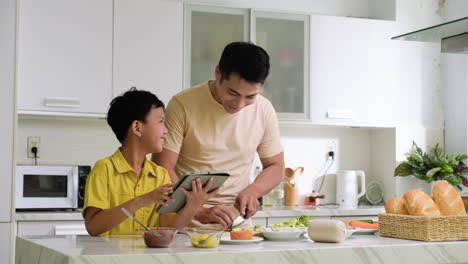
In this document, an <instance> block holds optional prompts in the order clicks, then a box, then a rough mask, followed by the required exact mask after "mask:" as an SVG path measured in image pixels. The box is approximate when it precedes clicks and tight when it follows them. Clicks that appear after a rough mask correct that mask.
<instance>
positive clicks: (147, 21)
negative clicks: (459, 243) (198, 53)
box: [113, 0, 183, 103]
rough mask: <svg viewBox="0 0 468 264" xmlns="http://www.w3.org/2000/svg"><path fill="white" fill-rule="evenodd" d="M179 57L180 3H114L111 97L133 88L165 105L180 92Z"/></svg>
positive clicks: (123, 0) (118, 0)
mask: <svg viewBox="0 0 468 264" xmlns="http://www.w3.org/2000/svg"><path fill="white" fill-rule="evenodd" d="M182 55H183V4H182V1H167V0H133V1H131V0H115V1H114V70H113V86H114V87H113V97H115V96H117V95H119V94H121V93H123V92H125V91H126V90H128V89H130V88H131V87H132V86H135V87H137V88H138V89H142V90H149V91H151V92H153V93H155V94H156V95H157V96H158V97H159V98H160V99H161V100H162V101H163V102H165V103H167V102H168V101H169V100H170V99H171V97H172V96H173V95H174V94H176V93H178V92H180V91H181V90H182V78H183V76H182V68H183V67H182V63H183V60H182Z"/></svg>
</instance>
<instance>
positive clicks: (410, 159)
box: [394, 141, 468, 189]
mask: <svg viewBox="0 0 468 264" xmlns="http://www.w3.org/2000/svg"><path fill="white" fill-rule="evenodd" d="M405 156H406V160H405V161H403V162H402V163H401V164H400V165H398V167H396V168H395V173H394V175H395V176H409V175H414V176H415V177H417V178H419V179H421V180H423V181H426V182H428V183H430V182H433V181H439V180H446V181H447V182H448V183H450V184H452V185H453V186H456V187H458V188H459V189H461V188H460V186H459V185H460V184H462V183H464V182H467V181H466V180H465V181H463V180H464V179H465V177H464V176H463V175H464V174H467V172H468V167H466V166H465V164H464V163H463V160H465V159H467V158H468V155H466V154H461V155H460V154H452V155H450V156H449V155H445V153H444V151H442V149H441V148H440V147H439V143H437V144H435V146H434V147H432V148H431V149H430V151H429V153H426V152H424V151H422V149H421V148H420V147H418V145H416V143H415V142H414V141H413V146H412V147H411V151H410V152H409V153H406V154H405ZM467 187H468V186H467Z"/></svg>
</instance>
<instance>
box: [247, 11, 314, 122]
mask: <svg viewBox="0 0 468 264" xmlns="http://www.w3.org/2000/svg"><path fill="white" fill-rule="evenodd" d="M251 28H252V33H251V39H252V41H253V42H254V43H255V44H257V45H259V46H261V47H263V48H264V49H265V50H266V51H267V52H268V54H269V55H270V75H269V76H268V78H267V80H266V82H265V84H264V85H263V94H264V95H265V97H267V98H268V99H269V100H270V101H271V102H272V104H273V106H274V107H275V109H276V112H278V117H279V119H282V120H303V119H308V118H309V92H308V91H309V80H308V76H309V72H308V69H309V60H308V58H309V16H308V15H302V14H283V13H274V12H263V11H257V10H253V11H252V27H251Z"/></svg>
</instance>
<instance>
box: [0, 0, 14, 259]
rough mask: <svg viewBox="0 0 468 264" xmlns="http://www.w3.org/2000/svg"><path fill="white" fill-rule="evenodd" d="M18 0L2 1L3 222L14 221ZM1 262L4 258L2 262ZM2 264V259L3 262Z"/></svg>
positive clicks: (0, 176)
mask: <svg viewBox="0 0 468 264" xmlns="http://www.w3.org/2000/svg"><path fill="white" fill-rule="evenodd" d="M15 14H16V1H15V0H7V1H0V36H1V38H0V58H1V61H2V62H1V63H0V120H2V121H1V122H0V131H1V135H2V136H1V137H0V146H1V151H0V168H2V173H1V174H0V182H1V184H0V204H1V205H2V207H1V208H2V209H1V210H0V223H1V222H11V218H12V217H11V212H12V211H11V203H12V200H11V197H12V189H13V188H12V183H13V181H12V180H13V175H14V168H13V164H14V161H13V153H14V151H13V148H14V142H15V140H14V127H15V123H16V119H15V22H16V19H15ZM0 262H1V261H0ZM1 263H3V262H1Z"/></svg>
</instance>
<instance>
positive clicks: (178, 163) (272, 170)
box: [153, 42, 284, 227]
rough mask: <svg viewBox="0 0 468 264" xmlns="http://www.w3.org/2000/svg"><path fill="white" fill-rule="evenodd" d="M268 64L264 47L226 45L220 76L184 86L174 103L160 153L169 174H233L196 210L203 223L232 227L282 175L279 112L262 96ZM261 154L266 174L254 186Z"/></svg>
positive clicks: (252, 211)
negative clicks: (253, 170) (252, 173)
mask: <svg viewBox="0 0 468 264" xmlns="http://www.w3.org/2000/svg"><path fill="white" fill-rule="evenodd" d="M269 69H270V63H269V56H268V54H267V53H266V51H265V50H264V49H262V48H261V47H258V46H256V45H254V44H251V43H247V42H233V43H231V44H228V45H227V46H226V47H225V48H224V51H223V53H222V55H221V59H220V61H219V64H218V66H216V69H215V77H216V79H215V80H210V81H208V82H205V83H202V84H200V85H197V86H195V87H193V88H191V89H188V90H185V91H182V92H181V93H179V94H177V95H176V96H174V97H173V98H172V100H171V101H170V102H169V105H168V107H167V111H166V126H167V129H168V137H167V141H166V143H165V144H164V149H163V151H162V152H160V153H157V154H153V160H154V161H155V162H156V163H157V164H160V165H161V166H163V167H165V168H166V169H167V170H168V171H169V174H170V176H171V179H172V181H173V182H175V181H177V180H178V178H179V177H181V176H182V175H183V174H185V173H188V172H192V171H226V172H227V173H229V174H231V176H230V177H229V179H228V180H227V181H226V182H225V183H224V185H223V187H222V188H220V191H219V192H218V194H217V195H216V196H215V197H214V198H212V199H210V200H209V201H208V202H207V203H206V204H205V208H204V209H201V210H200V211H199V212H198V213H197V214H196V215H195V219H196V220H197V221H199V222H200V223H202V224H209V223H218V224H221V225H223V226H225V227H229V226H231V224H232V222H233V220H234V219H235V218H236V216H237V215H238V214H239V213H240V214H241V215H243V216H244V217H245V218H246V219H248V218H250V217H251V216H253V215H254V214H255V213H256V212H257V210H258V207H259V202H258V198H259V197H261V196H263V195H265V194H267V193H268V192H269V191H270V190H272V189H273V188H274V187H275V186H277V185H278V184H279V183H280V181H281V179H282V177H283V174H284V157H283V151H282V147H281V143H280V136H279V129H278V121H277V117H276V113H275V110H274V108H273V106H272V105H271V103H270V102H269V101H268V100H267V99H266V98H265V97H263V96H262V95H261V94H260V89H261V86H262V85H263V83H264V81H265V79H266V77H267V76H268V72H269ZM255 152H257V153H258V154H259V157H260V160H261V163H262V165H263V171H262V172H261V173H260V174H259V175H258V176H257V178H256V179H255V181H254V182H253V183H252V184H250V185H249V174H250V168H251V165H252V161H253V159H254V156H255ZM234 207H235V208H236V209H237V210H235V209H234Z"/></svg>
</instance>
